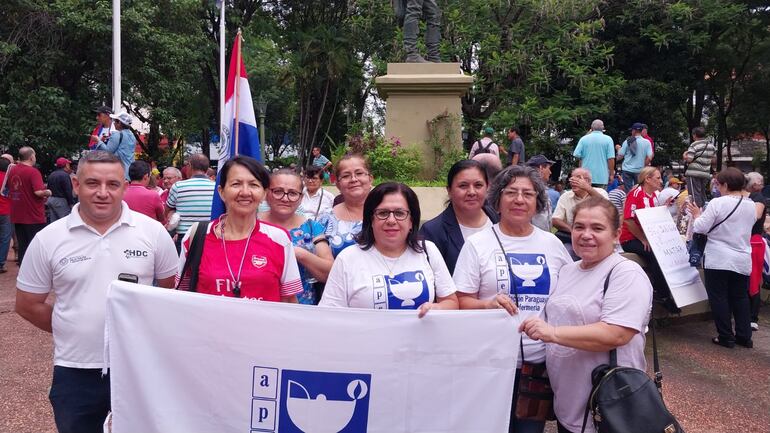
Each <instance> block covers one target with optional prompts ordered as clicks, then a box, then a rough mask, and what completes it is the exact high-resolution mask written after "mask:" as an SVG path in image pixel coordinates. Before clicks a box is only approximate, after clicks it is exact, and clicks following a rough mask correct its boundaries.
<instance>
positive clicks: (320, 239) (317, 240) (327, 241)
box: [313, 237, 329, 245]
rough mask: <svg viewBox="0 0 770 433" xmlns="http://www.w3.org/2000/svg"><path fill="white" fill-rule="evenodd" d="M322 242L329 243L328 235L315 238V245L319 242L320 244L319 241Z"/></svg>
mask: <svg viewBox="0 0 770 433" xmlns="http://www.w3.org/2000/svg"><path fill="white" fill-rule="evenodd" d="M321 242H326V243H327V244H328V243H329V240H328V239H326V237H322V238H318V239H316V240H314V241H313V245H318V244H319V243H321Z"/></svg>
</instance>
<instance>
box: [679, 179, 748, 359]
mask: <svg viewBox="0 0 770 433" xmlns="http://www.w3.org/2000/svg"><path fill="white" fill-rule="evenodd" d="M714 179H716V182H717V188H718V189H719V194H720V195H719V197H717V198H714V199H712V200H711V201H710V202H709V204H708V206H706V210H705V211H703V212H701V210H700V208H699V207H697V206H695V205H693V204H692V203H688V205H687V207H688V209H689V211H690V214H691V215H692V218H693V227H692V228H693V232H695V233H703V234H708V243H706V249H705V251H704V252H703V276H704V283H705V284H706V292H707V293H708V297H709V305H710V306H711V314H712V316H713V317H714V324H715V325H716V328H717V334H718V335H717V336H716V337H714V338H713V339H712V340H711V341H712V342H713V343H714V344H719V345H721V346H724V347H728V348H731V347H734V346H735V345H736V344H738V345H740V346H744V347H748V348H751V347H754V343H753V342H752V340H751V317H750V316H751V313H750V307H749V297H748V291H749V276H750V275H751V227H752V226H753V225H754V223H755V222H756V221H757V215H756V208H755V206H754V202H753V201H752V200H751V199H749V197H748V195H747V194H746V193H745V192H743V187H744V185H745V184H746V179H745V178H744V176H743V173H741V171H740V170H738V169H737V168H734V167H730V168H726V169H724V170H722V171H720V172H719V173H717V175H716V176H715V177H714ZM720 221H721V222H722V223H721V224H719V226H717V227H716V228H714V229H713V231H711V233H708V232H709V231H710V230H711V229H712V228H713V227H714V226H715V225H716V224H718V223H720ZM732 319H735V332H733V324H732Z"/></svg>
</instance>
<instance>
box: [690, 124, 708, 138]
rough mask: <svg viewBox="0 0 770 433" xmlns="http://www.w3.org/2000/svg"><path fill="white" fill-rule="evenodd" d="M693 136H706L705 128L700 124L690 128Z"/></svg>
mask: <svg viewBox="0 0 770 433" xmlns="http://www.w3.org/2000/svg"><path fill="white" fill-rule="evenodd" d="M692 135H693V137H698V138H706V128H704V127H702V126H696V127H695V128H693V129H692Z"/></svg>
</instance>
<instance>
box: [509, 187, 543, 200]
mask: <svg viewBox="0 0 770 433" xmlns="http://www.w3.org/2000/svg"><path fill="white" fill-rule="evenodd" d="M503 195H504V196H505V197H506V198H509V199H513V198H516V197H524V199H525V200H534V199H536V198H537V192H535V191H533V190H531V189H525V190H522V191H519V190H518V189H505V190H503Z"/></svg>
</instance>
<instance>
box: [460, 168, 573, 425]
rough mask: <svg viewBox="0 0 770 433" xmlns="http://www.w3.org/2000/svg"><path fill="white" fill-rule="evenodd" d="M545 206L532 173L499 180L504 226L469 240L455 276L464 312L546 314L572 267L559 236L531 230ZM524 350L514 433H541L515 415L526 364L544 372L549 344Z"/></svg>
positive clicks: (495, 203)
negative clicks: (565, 270)
mask: <svg viewBox="0 0 770 433" xmlns="http://www.w3.org/2000/svg"><path fill="white" fill-rule="evenodd" d="M547 200H548V195H547V193H546V191H545V185H544V184H543V181H542V179H541V177H540V175H539V174H538V172H537V171H535V170H534V169H532V168H531V167H524V166H520V165H512V166H510V167H508V168H506V169H505V170H503V171H501V172H500V174H498V175H497V177H495V179H494V180H493V181H492V184H491V185H490V187H489V197H488V201H489V204H490V205H492V207H494V208H495V210H496V211H498V212H499V213H500V223H498V224H495V225H493V226H492V227H489V228H487V229H484V230H482V231H480V232H478V233H476V234H474V235H472V236H470V237H469V238H468V239H467V240H466V241H465V244H464V245H463V248H462V250H460V255H459V256H458V258H457V266H456V267H455V272H454V274H453V276H454V282H455V284H456V286H457V294H458V296H457V297H458V299H459V301H460V309H470V310H473V309H494V308H504V309H505V310H506V311H508V312H509V313H511V314H519V315H520V316H521V319H522V320H524V319H526V318H528V317H536V316H538V315H539V314H540V313H541V312H542V310H543V308H544V307H545V304H546V302H547V301H548V296H549V294H550V293H551V290H553V288H554V287H556V281H557V279H558V275H559V270H560V269H561V267H562V266H564V265H566V264H568V263H572V258H571V257H570V255H569V253H568V252H567V250H566V249H565V248H564V245H563V244H562V243H561V241H560V240H559V239H557V238H556V236H554V235H553V234H551V233H550V232H546V231H544V230H541V229H539V228H537V227H535V226H534V225H532V217H533V216H534V215H535V214H536V213H538V212H541V211H542V210H543V209H544V208H545V206H546V202H547ZM517 300H518V308H517V305H516V304H517V302H516V301H517ZM514 344H519V342H518V341H516V342H515V343H514ZM521 347H522V350H523V353H522V354H521V355H520V356H519V360H518V365H515V366H514V365H512V366H511V368H515V369H516V382H515V384H514V390H513V391H514V392H513V405H512V413H511V423H510V431H512V432H513V431H515V432H517V433H542V432H543V429H544V428H545V420H544V419H543V420H539V419H533V417H529V416H528V414H527V411H526V410H525V409H527V408H524V407H522V408H520V409H519V410H517V403H518V401H519V395H518V390H519V383H520V382H521V381H520V380H519V378H520V377H521V371H522V358H523V361H524V362H526V363H527V364H528V368H529V366H530V365H533V367H532V369H533V370H536V369H540V368H542V367H543V364H544V363H545V344H544V343H543V342H541V341H534V340H532V339H530V338H529V337H527V336H526V335H522V340H521ZM525 371H526V370H525ZM522 406H523V405H522Z"/></svg>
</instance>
